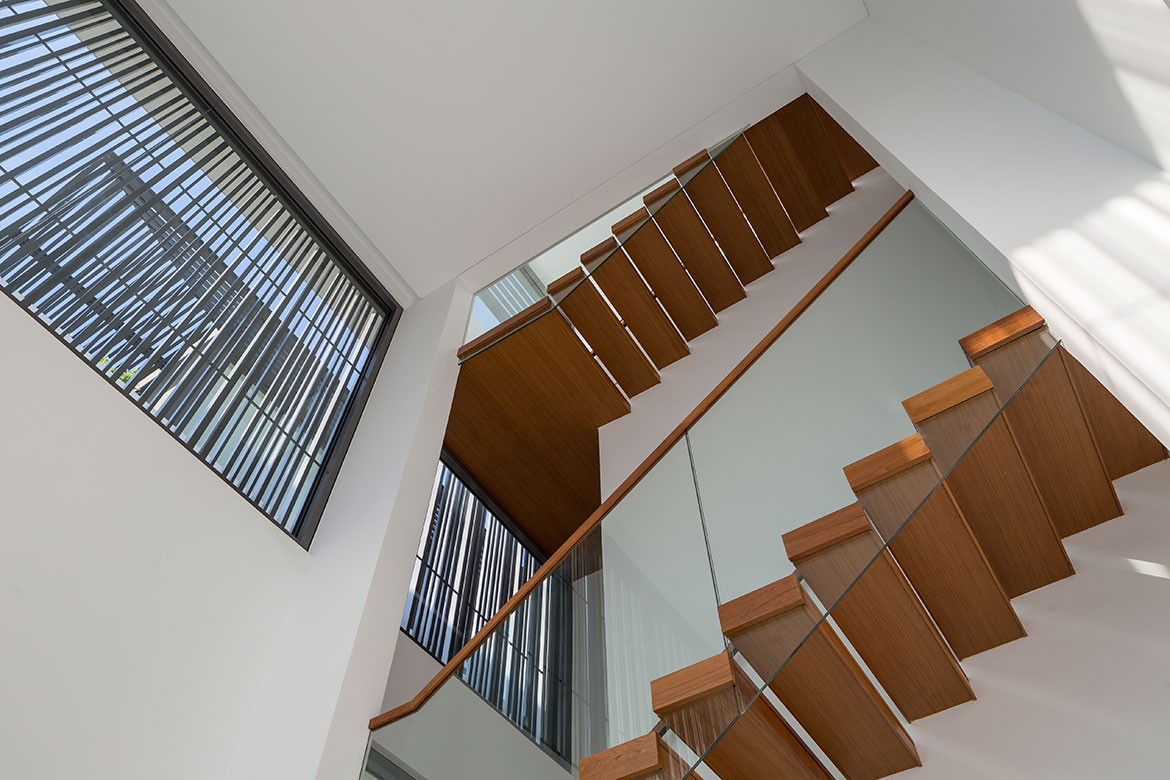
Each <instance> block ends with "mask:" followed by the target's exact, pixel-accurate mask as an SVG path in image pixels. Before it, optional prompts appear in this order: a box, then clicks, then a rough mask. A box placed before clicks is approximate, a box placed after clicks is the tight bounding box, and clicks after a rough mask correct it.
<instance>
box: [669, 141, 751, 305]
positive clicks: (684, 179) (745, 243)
mask: <svg viewBox="0 0 1170 780" xmlns="http://www.w3.org/2000/svg"><path fill="white" fill-rule="evenodd" d="M674 175H675V176H676V177H678V180H679V182H680V183H681V184H682V185H683V186H684V187H685V188H686V194H687V195H688V196H689V197H690V199H691V203H692V204H693V205H694V207H695V210H696V211H697V212H698V213H699V216H700V217H702V218H703V222H704V223H706V225H707V229H708V230H710V231H711V235H712V236H714V237H715V241H716V242H717V243H718V244H719V248H720V249H722V250H723V255H724V256H725V257H726V258H727V262H728V263H730V264H731V267H732V268H734V269H735V274H736V276H738V277H739V280H740V282H742V283H743V284H745V285H746V284H750V283H752V282H754V281H755V280H756V279H759V278H760V277H761V276H763V275H764V274H766V273H768V272H770V271H772V270H773V266H772V260H771V258H770V257H769V256H768V253H767V252H765V251H764V247H763V246H761V245H760V240H759V239H758V238H756V234H755V233H754V232H752V226H751V225H750V224H748V220H747V217H745V216H744V214H743V212H742V211H740V208H739V204H738V203H736V202H735V196H733V195H732V194H731V190H729V189H728V188H727V182H725V181H723V177H722V176H720V175H719V169H718V168H716V167H715V165H714V163H712V162H711V155H710V154H709V153H708V152H707V150H705V149H704V150H703V151H701V152H699V153H698V154H696V155H694V156H693V157H691V158H690V159H688V160H686V161H685V162H683V163H682V164H680V165H678V166H676V167H675V169H674Z"/></svg>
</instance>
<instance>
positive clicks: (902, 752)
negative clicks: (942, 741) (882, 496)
mask: <svg viewBox="0 0 1170 780" xmlns="http://www.w3.org/2000/svg"><path fill="white" fill-rule="evenodd" d="M786 579H790V580H793V581H795V577H789V578H786ZM796 589H797V592H800V591H799V585H797V586H796ZM780 592H784V593H788V592H791V588H785V589H781V591H780ZM749 595H751V594H749ZM819 618H820V614H819V612H818V611H817V610H816V609H815V607H813V606H812V605H811V604H810V603H809V602H808V601H807V600H805V599H804V598H803V594H801V600H800V603H799V604H798V605H797V606H796V607H794V608H789V609H785V610H783V611H781V612H779V613H778V614H777V615H776V617H774V618H772V619H770V620H768V621H766V622H763V623H757V624H756V625H754V626H752V627H750V628H748V629H746V630H743V631H738V632H737V631H734V630H732V631H729V630H728V628H731V627H730V626H725V627H724V633H725V634H726V635H727V636H728V638H729V639H730V640H731V641H732V642H733V643H734V644H735V647H736V649H738V650H739V651H740V653H741V654H742V655H743V657H744V659H745V660H747V661H748V663H750V664H751V665H752V667H753V668H755V670H756V672H757V673H758V674H759V675H760V676H761V677H763V678H765V679H768V678H772V681H771V684H770V686H769V687H771V689H772V692H773V693H775V694H776V696H777V697H778V698H779V699H780V701H781V702H783V703H784V706H785V707H787V708H788V710H789V711H790V712H791V713H792V714H793V716H794V717H795V718H796V719H797V720H798V721H799V722H800V724H801V725H802V726H804V728H805V730H806V731H807V732H808V734H809V736H810V737H811V738H812V739H813V741H814V742H816V744H817V745H819V746H820V747H821V749H822V750H823V751H824V752H825V755H826V756H828V757H829V760H830V761H832V762H833V764H835V765H836V766H837V768H838V769H840V770H841V771H842V773H844V774H845V776H846V777H849V778H851V779H853V780H876V779H877V778H880V777H885V776H887V775H890V774H894V773H895V772H900V771H903V770H906V769H910V768H911V767H915V766H920V765H921V762H920V761H919V759H918V752H917V750H916V749H915V747H914V743H913V741H912V740H911V739H910V736H909V735H908V734H907V733H906V730H905V729H904V728H903V727H902V724H901V723H900V722H899V721H898V718H897V716H896V715H895V714H894V712H893V711H892V710H891V709H890V708H889V706H887V705H886V703H885V701H884V700H883V699H882V698H881V695H880V694H879V693H878V692H877V689H876V688H874V686H873V684H872V683H871V682H870V681H869V679H868V678H867V677H866V676H865V674H864V673H863V672H862V671H861V668H860V667H859V666H858V665H857V662H856V661H854V660H853V657H852V656H851V655H850V654H849V652H848V650H846V649H845V646H844V644H843V643H842V642H841V639H840V637H838V636H837V633H836V632H835V631H834V630H833V628H832V626H831V625H830V624H829V623H827V622H824V621H821V622H820V623H819V624H818V620H819ZM798 647H799V649H797V648H798ZM794 651H795V652H794ZM790 654H791V657H789V655H790ZM781 666H783V668H781ZM777 670H779V671H778V672H777ZM773 675H775V676H773Z"/></svg>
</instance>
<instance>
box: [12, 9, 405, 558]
mask: <svg viewBox="0 0 1170 780" xmlns="http://www.w3.org/2000/svg"><path fill="white" fill-rule="evenodd" d="M128 10H129V9H125V8H123V7H122V5H121V4H120V3H112V2H103V1H100V0H26V1H21V0H17V2H9V3H4V4H2V5H0V289H3V290H4V292H5V293H7V294H8V296H9V297H11V298H12V299H13V300H14V301H16V302H17V303H18V304H19V305H20V306H22V307H23V308H24V309H25V310H26V311H27V312H28V313H30V314H31V315H33V316H35V317H36V318H37V319H38V320H39V321H40V322H41V323H42V324H43V325H44V326H45V327H47V328H49V329H50V330H52V332H53V333H55V334H56V335H57V336H58V337H59V338H60V339H61V340H62V341H63V342H65V343H66V344H67V345H68V346H69V347H71V348H72V349H73V350H74V352H76V353H77V354H78V355H79V356H80V357H82V358H83V359H84V360H85V361H86V362H88V363H89V364H90V365H91V366H93V367H94V368H95V369H96V370H97V371H99V372H101V373H102V374H103V375H104V376H105V377H106V379H107V381H108V382H109V383H110V384H111V385H112V386H113V387H115V388H117V390H118V391H119V392H121V393H122V394H123V395H125V396H126V397H127V398H128V399H130V400H131V401H132V402H134V403H135V404H136V405H138V407H139V408H141V409H142V410H143V411H145V412H146V413H147V414H149V415H150V416H151V417H153V418H154V419H155V420H156V421H157V422H158V423H159V424H160V425H162V426H163V427H165V428H166V429H167V430H168V431H169V432H171V434H173V435H174V436H175V437H176V438H178V439H179V440H180V441H181V442H182V443H183V444H185V445H186V446H187V448H188V449H190V450H191V452H193V453H194V454H195V455H196V456H198V457H199V458H200V459H202V460H203V462H204V463H206V464H207V465H208V466H210V467H211V468H212V469H214V470H215V471H216V472H217V473H218V474H220V475H221V476H222V477H223V478H224V479H225V480H226V481H227V482H228V483H230V484H231V485H232V486H234V487H235V488H236V489H237V490H238V491H239V492H240V493H241V494H242V495H243V496H244V497H245V498H247V500H248V501H250V502H251V503H252V504H253V505H254V506H255V507H256V508H257V509H259V510H260V511H261V512H263V513H264V514H265V515H267V516H268V517H269V518H271V519H272V520H273V521H274V522H276V523H277V524H278V525H280V526H281V527H282V528H283V529H285V530H286V531H287V532H288V533H290V534H292V535H293V536H295V537H296V538H298V539H299V540H300V541H301V543H302V544H305V545H306V546H307V544H308V540H309V539H310V538H311V536H312V533H313V530H314V529H315V527H316V522H317V519H318V517H319V515H320V511H321V509H322V508H323V505H324V500H325V497H326V495H327V493H328V489H329V487H330V486H331V484H332V480H333V477H334V475H335V473H336V469H337V466H338V463H339V461H340V457H341V455H342V454H343V451H344V447H345V445H346V444H347V442H348V438H349V435H350V433H351V429H352V425H353V423H354V421H355V419H356V415H357V413H358V411H359V410H360V406H361V404H362V401H363V400H364V396H365V393H366V391H367V390H368V385H369V383H370V380H371V378H372V375H373V373H374V371H375V370H376V368H377V365H378V363H379V361H380V358H381V355H382V354H383V352H384V351H385V347H386V344H387V342H388V340H389V337H390V333H391V331H392V326H393V324H394V322H395V320H396V315H397V314H398V307H397V306H396V305H395V304H394V303H393V301H392V300H391V299H390V298H389V296H388V295H387V294H386V293H385V292H384V291H383V290H382V289H381V288H380V287H379V286H378V285H377V284H376V282H374V281H373V280H372V278H370V277H369V275H368V273H367V272H366V271H365V270H364V269H362V268H361V266H360V264H359V263H357V262H356V260H355V259H354V258H353V257H352V254H351V253H350V252H349V251H348V250H347V249H345V248H344V246H343V245H342V244H341V242H340V241H339V240H338V239H337V237H336V236H335V235H334V234H333V233H332V232H331V231H329V230H328V227H327V226H325V225H323V224H322V221H321V220H320V217H319V216H318V215H317V214H316V212H314V211H313V210H312V209H311V207H310V206H308V204H307V203H305V201H304V199H303V197H301V196H299V195H298V194H296V191H295V189H293V188H292V187H291V185H290V184H289V183H288V181H287V180H286V179H284V178H283V176H282V175H281V174H280V173H279V171H277V170H276V169H275V166H274V165H272V163H271V161H270V160H269V159H268V158H267V157H265V156H264V155H263V153H262V152H261V151H260V150H259V149H258V148H256V145H255V143H254V142H252V141H250V140H248V137H247V136H246V133H244V132H243V131H242V129H241V128H240V127H239V126H238V123H236V122H235V120H233V119H231V118H230V116H229V115H228V114H227V113H226V112H225V111H224V110H223V109H222V107H221V106H219V104H218V102H217V101H216V100H215V98H214V96H213V95H211V94H210V91H209V90H208V89H207V87H206V85H204V84H202V83H201V82H199V83H198V84H197V83H196V81H197V79H196V77H195V76H194V75H193V74H192V73H191V72H190V69H189V68H188V67H186V66H184V65H182V64H180V63H179V61H178V60H177V57H176V55H175V54H174V52H173V51H171V50H169V48H166V47H167V46H168V45H167V44H166V43H165V41H163V40H162V39H161V37H160V36H159V35H158V32H157V30H154V29H153V28H149V22H148V21H147V20H146V19H145V17H144V16H143V15H142V14H141V12H140V11H133V12H128ZM148 39H149V41H150V42H149V43H148V42H147V41H148Z"/></svg>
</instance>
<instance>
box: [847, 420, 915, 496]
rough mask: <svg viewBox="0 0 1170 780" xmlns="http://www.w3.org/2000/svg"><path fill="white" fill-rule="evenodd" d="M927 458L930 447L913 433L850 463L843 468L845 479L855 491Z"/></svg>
mask: <svg viewBox="0 0 1170 780" xmlns="http://www.w3.org/2000/svg"><path fill="white" fill-rule="evenodd" d="M928 460H930V449H929V448H928V447H927V446H926V442H925V441H923V439H922V437H921V436H919V435H918V434H917V433H915V434H913V435H911V436H907V437H906V438H905V439H902V441H900V442H897V443H896V444H891V445H890V446H889V447H886V448H884V449H881V450H878V451H877V452H875V453H874V454H872V455H867V456H866V457H864V458H862V459H861V460H859V461H856V462H855V463H850V464H849V465H848V466H846V467H845V468H844V471H845V479H846V481H848V482H849V487H850V488H851V489H852V490H853V492H854V493H856V492H857V491H859V490H864V489H865V488H867V487H869V486H870V485H875V484H877V483H878V482H881V481H882V480H883V479H889V478H890V477H892V476H894V475H895V474H898V473H899V472H902V471H905V470H906V469H908V468H911V467H913V466H917V465H918V464H919V463H922V462H924V461H928Z"/></svg>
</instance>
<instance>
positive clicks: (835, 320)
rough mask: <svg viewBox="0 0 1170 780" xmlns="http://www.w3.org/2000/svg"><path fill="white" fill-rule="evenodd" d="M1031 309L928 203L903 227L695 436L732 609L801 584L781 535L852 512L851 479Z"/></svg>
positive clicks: (888, 233)
mask: <svg viewBox="0 0 1170 780" xmlns="http://www.w3.org/2000/svg"><path fill="white" fill-rule="evenodd" d="M1022 305H1023V303H1022V302H1021V301H1020V300H1019V299H1018V298H1016V297H1015V296H1014V295H1013V294H1012V293H1011V292H1010V291H1009V290H1008V289H1007V288H1005V287H1004V286H1003V285H1002V284H1001V283H1000V282H999V280H998V279H997V278H996V277H995V276H994V275H992V274H991V273H990V272H989V271H987V270H986V269H985V268H984V267H983V266H982V264H980V263H979V261H978V260H977V259H975V258H974V257H973V256H972V255H971V254H970V253H969V252H968V251H967V250H966V249H965V247H963V245H962V244H960V243H958V241H957V240H956V239H955V238H954V237H953V236H951V235H950V234H949V233H947V232H946V230H945V229H944V228H943V227H942V226H941V225H940V224H939V223H938V222H937V221H936V220H935V219H934V218H933V217H932V216H931V215H930V214H929V212H928V211H927V210H926V209H925V208H924V207H923V206H921V205H920V204H919V203H918V202H917V201H915V202H913V203H911V204H910V205H909V206H908V207H907V208H906V209H905V210H904V211H903V212H902V213H901V214H900V215H899V216H898V217H897V218H895V220H894V221H893V222H892V223H891V224H890V225H889V226H888V227H887V228H886V229H885V230H884V231H883V232H882V233H881V234H880V235H879V236H878V237H877V238H876V239H875V240H874V242H873V243H872V244H871V245H870V246H869V247H868V248H867V249H865V250H864V251H863V252H862V253H861V255H860V256H859V257H858V258H857V259H856V260H855V261H854V262H853V264H852V265H851V266H850V267H849V268H848V269H847V270H846V271H845V272H844V273H843V274H842V275H841V276H840V278H838V279H837V280H836V281H835V282H834V283H833V284H832V285H831V286H830V287H829V288H828V290H826V291H825V293H824V294H823V295H822V296H821V297H820V298H819V299H818V300H817V301H816V302H815V303H814V304H813V305H812V306H811V307H810V308H809V309H808V310H807V311H806V312H805V313H804V314H803V315H802V316H801V317H800V318H799V319H798V320H796V322H795V323H794V324H793V325H792V327H791V328H790V329H789V330H788V331H787V332H786V333H785V334H784V335H783V336H782V337H781V338H780V340H779V341H777V342H776V344H775V345H773V346H772V347H771V348H770V349H769V350H768V351H767V352H766V353H765V354H764V355H763V356H762V357H761V358H760V359H759V360H758V361H757V362H756V363H755V365H753V366H752V368H751V369H750V370H749V371H748V373H747V374H745V375H744V376H743V377H741V378H740V379H739V381H738V382H736V384H735V385H733V386H732V387H731V389H730V390H729V391H728V392H727V394H726V395H725V396H724V397H723V398H722V399H720V401H719V403H718V404H716V405H715V407H713V408H712V409H711V410H710V411H709V412H707V413H706V414H705V415H704V416H703V417H702V418H701V419H700V420H699V421H698V422H697V423H696V424H695V426H694V427H693V428H692V430H691V433H690V436H691V441H692V444H693V448H694V456H695V469H696V473H697V475H698V481H699V486H700V488H701V490H702V495H703V506H704V510H705V513H706V517H707V522H708V527H709V529H710V535H711V548H712V554H713V557H714V562H715V571H716V574H717V575H718V577H719V583H720V589H721V595H722V597H723V599H724V601H726V600H729V599H733V598H735V597H737V596H741V595H743V594H745V593H748V592H749V591H752V590H754V589H756V588H758V587H761V586H763V585H766V584H768V583H769V582H772V581H774V580H776V579H779V578H780V577H782V576H784V575H786V574H790V573H792V571H793V569H792V565H791V564H790V563H789V561H788V557H787V555H786V554H785V549H784V545H783V542H782V541H781V536H782V534H784V533H787V532H788V531H791V530H793V529H795V528H797V527H799V526H801V525H804V524H805V523H809V522H811V521H813V520H816V519H817V518H819V517H822V516H823V515H826V514H828V513H830V512H833V511H835V510H837V509H840V508H841V507H843V506H846V505H847V504H850V503H852V502H853V501H854V500H855V498H854V496H853V493H852V491H851V490H850V489H849V484H848V483H847V482H846V480H845V477H844V474H843V473H842V468H843V467H844V466H845V465H847V464H849V463H852V462H854V461H856V460H859V459H860V458H863V457H865V456H867V455H869V454H871V453H873V452H875V451H877V450H879V449H881V448H883V447H885V446H887V445H890V444H892V443H894V442H896V441H898V440H900V439H902V438H905V437H906V436H909V435H910V434H912V433H913V432H914V426H913V425H912V424H911V423H910V420H909V418H908V417H907V416H906V413H905V411H904V410H903V409H902V401H903V400H904V399H906V398H909V397H911V396H913V395H915V394H917V393H919V392H921V391H922V390H925V389H926V388H929V387H931V386H932V385H935V384H937V383H938V382H941V381H942V380H945V379H948V378H950V377H951V376H953V375H955V374H958V373H960V372H962V371H964V370H965V369H967V368H969V367H970V364H969V363H968V361H967V359H966V357H965V356H964V354H963V351H962V350H961V349H960V348H959V345H958V343H957V341H958V339H959V338H962V337H963V336H966V335H968V334H970V333H972V332H973V331H975V330H978V329H979V328H981V327H983V326H985V325H987V324H989V323H992V322H994V321H995V320H997V319H999V318H1001V317H1003V316H1004V315H1006V314H1008V313H1010V312H1012V311H1015V310H1016V309H1019V308H1020V307H1021V306H1022Z"/></svg>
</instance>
